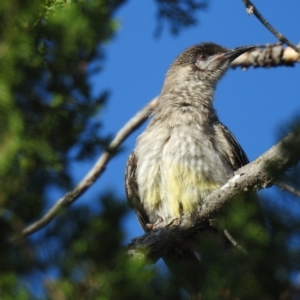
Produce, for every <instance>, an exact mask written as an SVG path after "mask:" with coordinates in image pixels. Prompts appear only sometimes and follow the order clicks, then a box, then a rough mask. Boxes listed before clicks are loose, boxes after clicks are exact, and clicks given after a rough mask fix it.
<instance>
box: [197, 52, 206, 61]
mask: <svg viewBox="0 0 300 300" xmlns="http://www.w3.org/2000/svg"><path fill="white" fill-rule="evenodd" d="M198 59H199V60H206V59H207V54H204V53H201V54H199V55H198Z"/></svg>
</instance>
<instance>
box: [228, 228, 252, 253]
mask: <svg viewBox="0 0 300 300" xmlns="http://www.w3.org/2000/svg"><path fill="white" fill-rule="evenodd" d="M224 234H225V236H226V238H227V239H228V240H229V242H230V243H231V244H232V245H233V246H234V247H236V248H237V249H239V250H241V251H242V252H244V254H248V252H247V251H246V250H245V249H244V248H243V247H242V246H241V245H240V244H239V243H238V242H237V241H236V240H235V239H234V238H233V236H232V235H231V234H230V232H229V231H228V230H227V229H225V230H224Z"/></svg>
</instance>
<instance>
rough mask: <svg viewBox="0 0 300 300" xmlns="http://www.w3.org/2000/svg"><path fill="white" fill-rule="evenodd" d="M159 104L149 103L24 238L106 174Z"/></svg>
mask: <svg viewBox="0 0 300 300" xmlns="http://www.w3.org/2000/svg"><path fill="white" fill-rule="evenodd" d="M156 103H157V97H156V98H155V99H153V100H152V101H151V102H150V103H148V104H147V105H146V106H145V107H144V108H143V109H142V110H141V111H139V112H138V113H137V114H136V115H135V116H134V117H133V118H131V119H130V120H129V121H128V122H127V123H126V124H125V125H124V126H123V128H121V130H120V131H119V132H118V133H117V134H116V136H115V138H114V139H113V141H112V142H111V143H110V145H109V146H108V148H107V149H106V150H105V151H104V152H103V153H102V155H101V156H100V157H99V159H98V160H97V162H96V163H95V165H94V166H93V168H92V169H91V170H90V172H89V173H88V174H87V175H86V176H85V177H84V179H83V180H82V181H81V182H80V183H79V184H78V185H77V186H76V187H75V188H74V189H73V190H72V191H70V192H68V193H66V194H65V195H64V196H63V197H62V198H60V199H59V200H57V202H56V203H55V204H54V205H53V206H52V207H51V208H50V210H49V211H48V212H46V214H45V215H44V216H43V217H42V218H41V219H39V220H38V221H36V222H34V223H33V224H31V225H29V226H28V227H26V228H25V229H24V230H23V231H22V235H23V236H28V235H30V234H32V233H34V232H36V231H37V230H39V229H41V228H43V227H44V226H46V225H47V224H49V223H50V222H51V221H52V220H53V219H54V218H55V216H56V215H57V214H58V213H59V212H60V211H61V210H62V209H63V208H65V207H67V206H69V205H70V204H71V203H73V202H74V201H75V200H76V199H78V198H79V196H81V195H82V194H83V193H84V192H85V191H86V190H87V189H88V188H89V187H90V186H91V185H92V184H93V183H94V182H95V181H96V180H97V179H98V178H99V177H100V175H101V174H102V173H103V172H104V170H105V167H106V165H107V163H108V162H109V161H110V159H111V158H112V157H113V156H114V155H115V153H116V150H117V149H118V147H119V146H120V144H121V143H122V142H123V141H124V140H125V139H126V138H127V137H128V136H129V135H130V134H131V133H132V132H133V131H135V129H137V128H138V127H139V126H141V125H142V124H143V123H144V122H145V121H146V120H147V118H148V117H149V115H150V113H151V112H152V111H153V109H154V107H155V106H156Z"/></svg>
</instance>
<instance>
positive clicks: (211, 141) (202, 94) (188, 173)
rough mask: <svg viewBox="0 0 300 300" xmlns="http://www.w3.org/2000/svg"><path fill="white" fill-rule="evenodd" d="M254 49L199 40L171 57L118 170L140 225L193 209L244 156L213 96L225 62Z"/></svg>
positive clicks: (226, 65) (150, 225) (145, 226)
mask: <svg viewBox="0 0 300 300" xmlns="http://www.w3.org/2000/svg"><path fill="white" fill-rule="evenodd" d="M253 48H255V47H254V46H242V47H237V48H234V49H227V48H225V47H223V46H220V45H218V44H215V43H211V42H203V43H200V44H197V45H194V46H191V47H189V48H187V49H186V50H185V51H183V52H182V53H181V54H179V56H178V57H177V58H176V59H175V60H174V62H173V63H172V64H171V66H170V68H169V70H168V72H167V73H166V76H165V80H164V84H163V87H162V91H161V93H160V96H159V98H158V102H157V106H156V108H155V110H154V111H153V113H152V115H151V117H150V122H149V124H148V126H147V127H146V129H145V130H144V131H143V132H142V134H141V135H140V136H139V137H138V138H137V142H136V146H135V149H134V150H133V152H132V153H131V154H130V156H129V158H128V161H127V165H126V171H125V189H126V194H127V198H128V201H129V204H130V205H131V207H132V208H133V209H134V211H135V213H136V215H137V218H138V221H139V223H140V225H141V227H142V228H143V229H144V231H145V232H148V231H151V230H152V228H153V226H154V224H157V223H159V222H161V221H164V222H169V221H172V220H174V219H176V218H180V216H181V215H182V214H184V213H192V212H193V211H196V210H197V208H198V207H199V206H200V205H201V203H202V202H203V199H204V198H205V197H206V196H207V195H208V194H210V193H211V192H212V191H214V190H216V189H218V188H220V187H221V186H222V185H224V184H225V183H226V182H227V181H228V180H229V179H230V178H232V177H233V176H234V173H235V171H236V170H238V169H239V168H241V167H242V166H244V165H246V164H247V163H248V162H249V160H248V158H247V155H246V154H245V151H244V150H243V148H242V147H241V146H240V144H239V143H238V141H237V140H236V138H235V137H234V135H233V134H232V133H231V132H230V130H229V129H228V128H227V127H226V126H225V125H223V124H222V123H221V122H220V120H219V118H218V115H217V112H216V110H215V108H214V105H213V100H214V93H215V90H216V85H217V83H218V82H219V80H220V79H221V78H222V77H223V75H224V74H225V73H226V71H227V70H228V68H229V66H230V63H231V62H232V61H233V60H234V59H236V58H237V57H238V56H240V55H241V54H243V53H245V52H247V51H250V50H252V49H253ZM187 256H191V255H190V252H189V251H188V252H187ZM164 260H165V262H167V261H168V259H167V257H165V258H164ZM167 265H168V266H169V264H168V263H167Z"/></svg>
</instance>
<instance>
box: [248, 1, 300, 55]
mask: <svg viewBox="0 0 300 300" xmlns="http://www.w3.org/2000/svg"><path fill="white" fill-rule="evenodd" d="M243 2H244V4H245V6H246V10H247V13H248V14H249V15H252V14H253V15H255V16H256V18H257V19H258V20H259V21H260V22H261V23H262V24H263V25H264V26H265V27H266V28H267V29H268V30H269V31H271V32H272V33H273V34H274V35H275V36H276V37H277V39H278V40H279V41H280V42H281V43H284V44H287V45H288V46H290V47H291V48H292V49H294V50H295V51H296V52H298V53H300V51H299V49H298V48H297V47H296V46H295V45H294V44H293V43H291V42H290V41H289V40H288V39H287V38H286V37H285V36H284V35H283V34H282V33H280V32H278V31H277V30H276V29H275V28H274V27H273V26H272V25H271V24H270V23H269V22H268V21H267V20H266V19H265V18H264V17H263V16H262V14H261V13H260V12H259V11H258V10H257V8H256V7H255V5H254V4H253V3H252V2H251V1H250V0H243Z"/></svg>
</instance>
